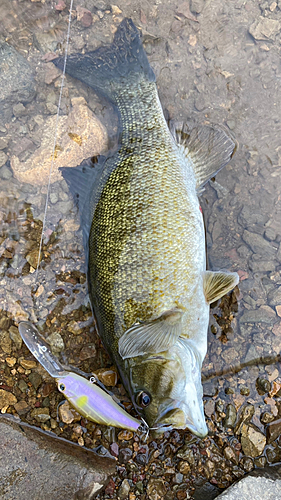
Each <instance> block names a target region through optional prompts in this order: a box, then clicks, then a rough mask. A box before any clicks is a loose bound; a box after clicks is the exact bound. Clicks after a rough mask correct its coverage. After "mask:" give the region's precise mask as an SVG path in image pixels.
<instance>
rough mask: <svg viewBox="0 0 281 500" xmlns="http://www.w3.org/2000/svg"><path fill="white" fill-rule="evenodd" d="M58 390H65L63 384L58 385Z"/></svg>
mask: <svg viewBox="0 0 281 500" xmlns="http://www.w3.org/2000/svg"><path fill="white" fill-rule="evenodd" d="M59 390H60V391H62V392H63V391H64V390H65V385H64V384H60V385H59Z"/></svg>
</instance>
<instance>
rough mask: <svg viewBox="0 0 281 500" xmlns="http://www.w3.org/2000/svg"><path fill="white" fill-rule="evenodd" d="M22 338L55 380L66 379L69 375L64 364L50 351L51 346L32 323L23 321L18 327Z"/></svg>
mask: <svg viewBox="0 0 281 500" xmlns="http://www.w3.org/2000/svg"><path fill="white" fill-rule="evenodd" d="M18 329H19V333H20V336H21V338H22V340H23V341H24V343H25V345H26V347H28V349H29V350H30V352H31V353H32V354H33V356H34V357H35V358H36V359H37V361H38V362H39V363H40V364H41V365H42V366H43V368H45V370H46V371H47V372H48V373H49V375H51V377H53V378H59V377H64V376H66V375H67V373H68V372H67V371H65V369H64V367H63V366H62V364H61V363H60V362H59V361H58V359H57V358H56V357H55V356H54V355H53V354H52V352H51V351H50V346H48V344H47V343H46V342H45V340H44V339H43V338H42V336H41V335H40V333H39V332H38V330H37V328H36V326H34V325H33V324H32V323H31V322H30V321H21V323H19V326H18Z"/></svg>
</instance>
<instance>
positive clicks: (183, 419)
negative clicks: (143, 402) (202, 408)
mask: <svg viewBox="0 0 281 500" xmlns="http://www.w3.org/2000/svg"><path fill="white" fill-rule="evenodd" d="M153 429H154V430H155V432H156V434H162V433H163V432H166V431H169V430H172V429H188V430H190V431H191V432H192V434H195V436H198V437H199V438H201V439H203V438H204V437H206V436H207V434H208V427H207V425H206V422H205V417H204V414H202V413H201V412H200V414H199V415H198V414H197V415H194V416H193V418H190V416H187V415H186V413H185V412H184V410H182V409H181V408H174V409H173V410H170V411H168V412H167V413H165V415H163V416H162V417H160V419H159V420H157V422H155V424H154V426H153Z"/></svg>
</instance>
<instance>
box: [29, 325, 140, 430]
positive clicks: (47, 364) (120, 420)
mask: <svg viewBox="0 0 281 500" xmlns="http://www.w3.org/2000/svg"><path fill="white" fill-rule="evenodd" d="M19 332H20V335H21V338H22V339H23V341H24V343H25V344H26V346H27V347H28V349H29V350H30V351H31V352H32V354H33V356H34V357H35V358H36V359H37V361H39V363H40V364H41V365H42V366H43V368H45V370H46V371H47V372H48V373H49V375H51V377H53V378H54V379H55V380H56V383H57V386H58V390H59V391H60V392H61V393H63V394H64V396H65V398H66V399H67V400H68V401H69V403H70V404H71V405H72V406H73V408H75V410H77V411H78V413H80V415H82V416H83V417H85V418H87V419H88V420H91V421H92V422H95V423H97V424H104V425H112V426H114V427H120V428H121V429H128V430H131V431H137V430H144V429H146V430H148V426H147V424H146V423H145V421H144V420H143V421H142V422H140V421H139V420H137V419H136V418H134V417H132V416H131V415H129V414H128V413H127V412H126V411H125V410H123V408H121V406H119V405H118V404H117V403H116V402H115V401H114V400H113V398H112V397H111V396H110V395H109V394H107V393H106V392H105V391H104V390H102V389H101V388H100V387H98V386H97V385H96V384H95V383H94V377H92V378H91V380H87V379H86V378H84V377H82V376H81V375H78V374H76V373H74V372H71V371H66V370H65V369H64V367H63V365H62V364H61V363H60V362H59V361H58V359H57V358H56V357H55V356H54V355H53V354H52V352H51V351H50V350H49V347H48V344H46V342H45V341H44V339H43V338H42V336H41V335H40V333H39V332H38V330H37V328H36V327H35V326H34V325H33V324H32V323H31V322H29V321H23V322H21V323H20V324H19Z"/></svg>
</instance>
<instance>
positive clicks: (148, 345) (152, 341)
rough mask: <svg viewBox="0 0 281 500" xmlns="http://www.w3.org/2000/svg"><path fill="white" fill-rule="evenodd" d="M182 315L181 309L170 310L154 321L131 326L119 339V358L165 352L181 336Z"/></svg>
mask: <svg viewBox="0 0 281 500" xmlns="http://www.w3.org/2000/svg"><path fill="white" fill-rule="evenodd" d="M183 313H184V311H182V310H181V309H171V310H170V311H166V312H165V313H163V314H161V316H160V317H159V318H157V319H155V320H152V321H148V322H146V323H138V324H135V325H133V326H132V327H131V328H129V329H128V330H127V331H126V332H125V333H124V335H122V337H121V338H120V339H119V344H118V346H119V354H120V356H121V357H122V358H123V359H126V358H134V357H136V356H142V355H144V354H149V353H152V354H156V353H159V352H163V351H167V350H168V349H169V348H170V347H172V346H173V345H174V344H175V343H176V341H177V339H178V338H179V336H180V334H181V318H182V315H183Z"/></svg>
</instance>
